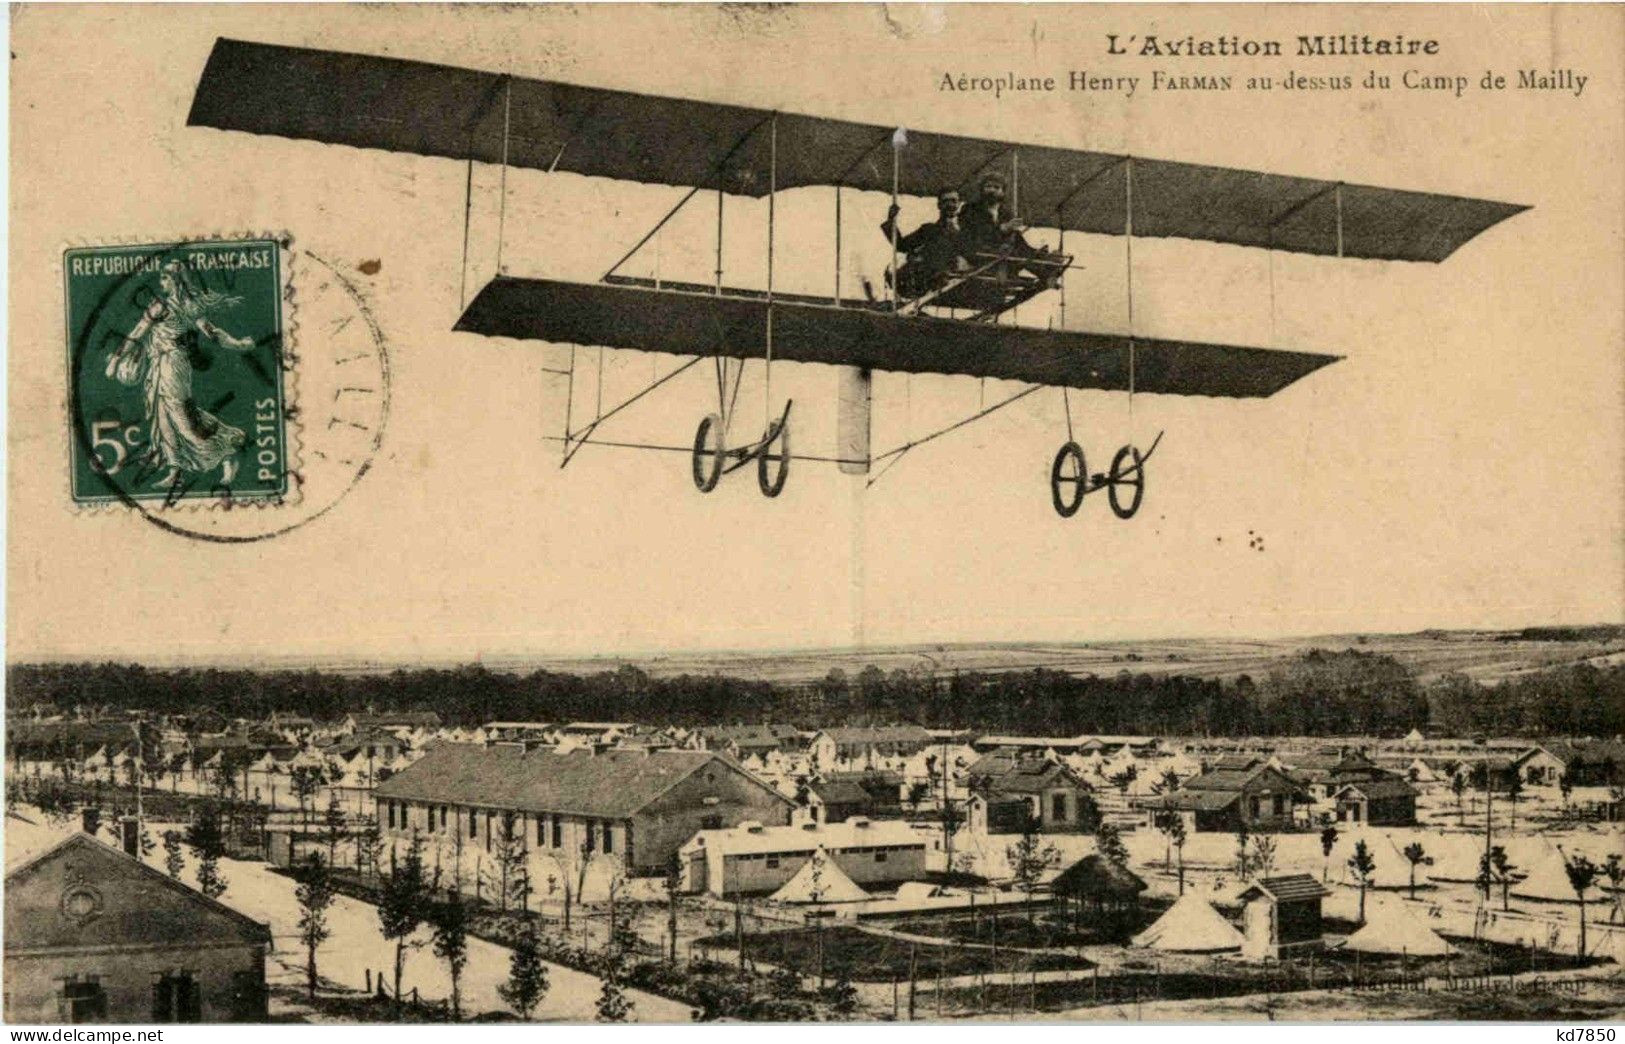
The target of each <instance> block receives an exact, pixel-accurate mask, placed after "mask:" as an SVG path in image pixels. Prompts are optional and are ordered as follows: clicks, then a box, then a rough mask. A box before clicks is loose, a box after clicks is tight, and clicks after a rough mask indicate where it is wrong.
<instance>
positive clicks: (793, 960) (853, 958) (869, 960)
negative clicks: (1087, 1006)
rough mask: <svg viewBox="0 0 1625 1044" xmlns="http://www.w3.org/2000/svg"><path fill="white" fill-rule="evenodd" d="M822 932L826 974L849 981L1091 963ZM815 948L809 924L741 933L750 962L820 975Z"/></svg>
mask: <svg viewBox="0 0 1625 1044" xmlns="http://www.w3.org/2000/svg"><path fill="white" fill-rule="evenodd" d="M822 934H823V940H822V950H823V966H824V975H825V977H826V978H829V979H840V978H846V979H850V980H852V981H853V982H895V981H897V980H899V979H901V980H903V981H904V982H906V981H908V978H909V965H910V962H911V961H912V962H913V964H914V969H915V973H916V974H917V975H918V977H919V978H920V980H921V981H924V980H926V979H935V978H936V977H937V976H938V975H939V974H940V975H942V976H944V977H948V978H952V977H954V976H959V975H977V974H984V973H995V972H1029V971H1033V970H1037V971H1057V970H1062V969H1079V968H1089V967H1091V964H1090V963H1089V962H1088V961H1086V960H1084V959H1083V958H1082V957H1077V956H1072V955H1059V954H1057V955H1027V954H1022V953H1012V952H1008V951H1000V952H999V953H998V955H997V956H996V957H995V956H994V954H993V951H992V950H990V949H972V948H968V947H958V946H931V945H927V944H920V945H911V944H910V943H909V942H907V941H905V940H901V939H893V938H888V937H885V936H877V935H871V934H869V933H868V932H864V931H861V930H859V929H857V928H850V927H839V928H826V929H825V930H824V932H823V933H822ZM695 945H696V946H699V947H701V948H719V949H729V950H731V949H732V948H733V946H734V937H733V936H732V935H714V936H711V937H709V938H706V939H701V940H699V941H698V942H697V943H696V944H695ZM819 948H820V941H819V932H818V931H817V929H813V928H798V929H794V930H792V931H785V932H762V933H758V934H751V935H746V936H745V954H746V957H747V959H748V960H754V961H761V962H764V963H767V964H773V965H776V966H778V967H781V968H793V969H795V970H796V971H798V972H800V973H801V974H803V975H817V974H818V965H819Z"/></svg>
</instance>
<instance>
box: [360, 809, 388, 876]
mask: <svg viewBox="0 0 1625 1044" xmlns="http://www.w3.org/2000/svg"><path fill="white" fill-rule="evenodd" d="M383 855H384V834H383V831H382V830H379V829H378V816H377V814H376V813H375V814H373V815H371V816H368V817H367V819H366V821H365V823H364V824H363V826H362V828H361V830H360V831H358V832H357V833H356V835H355V871H356V873H357V874H358V875H364V874H369V873H370V874H371V875H372V877H373V880H375V881H376V880H377V879H378V861H379V860H380V859H382V858H383Z"/></svg>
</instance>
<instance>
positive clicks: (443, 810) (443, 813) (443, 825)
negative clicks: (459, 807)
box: [440, 805, 446, 830]
mask: <svg viewBox="0 0 1625 1044" xmlns="http://www.w3.org/2000/svg"><path fill="white" fill-rule="evenodd" d="M440 829H441V830H445V829H446V806H445V805H441V806H440Z"/></svg>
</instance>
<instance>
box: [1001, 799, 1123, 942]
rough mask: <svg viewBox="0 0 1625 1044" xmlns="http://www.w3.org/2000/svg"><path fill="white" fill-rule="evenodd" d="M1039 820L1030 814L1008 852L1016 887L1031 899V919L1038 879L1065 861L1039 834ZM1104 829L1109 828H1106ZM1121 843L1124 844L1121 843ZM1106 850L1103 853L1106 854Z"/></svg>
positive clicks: (1029, 902)
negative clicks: (1046, 871) (1060, 861)
mask: <svg viewBox="0 0 1625 1044" xmlns="http://www.w3.org/2000/svg"><path fill="white" fill-rule="evenodd" d="M1038 827H1039V823H1038V817H1037V816H1034V815H1028V817H1027V821H1026V823H1025V825H1024V826H1023V827H1022V829H1021V836H1020V837H1019V838H1017V839H1016V842H1015V844H1013V845H1010V846H1009V847H1007V848H1006V849H1005V850H1004V854H1005V858H1006V859H1008V860H1009V861H1010V871H1011V875H1012V876H1013V877H1014V878H1015V879H1016V887H1018V888H1020V889H1021V891H1022V892H1023V893H1024V894H1025V895H1026V896H1027V920H1028V921H1029V922H1030V921H1032V919H1033V893H1034V892H1036V891H1037V890H1038V880H1039V878H1041V877H1042V876H1043V875H1044V871H1045V870H1048V869H1049V868H1050V867H1052V866H1054V865H1055V863H1056V862H1057V861H1058V860H1059V859H1060V858H1061V853H1060V852H1058V851H1056V848H1055V846H1054V845H1052V844H1050V843H1049V842H1048V841H1046V840H1044V835H1043V834H1041V833H1039V832H1038ZM1102 829H1105V828H1104V827H1102ZM1118 844H1122V841H1121V840H1119V841H1118ZM1104 851H1105V850H1104V847H1103V848H1102V854H1104Z"/></svg>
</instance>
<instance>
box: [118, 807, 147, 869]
mask: <svg viewBox="0 0 1625 1044" xmlns="http://www.w3.org/2000/svg"><path fill="white" fill-rule="evenodd" d="M118 836H119V841H120V843H121V844H122V845H123V848H124V854H125V855H127V856H129V857H130V858H131V859H140V858H141V821H140V820H139V819H136V818H135V817H134V816H121V817H120V818H119V821H118Z"/></svg>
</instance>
